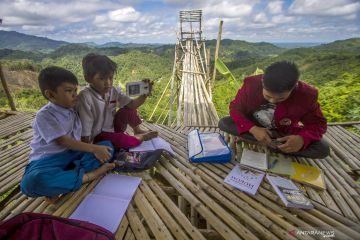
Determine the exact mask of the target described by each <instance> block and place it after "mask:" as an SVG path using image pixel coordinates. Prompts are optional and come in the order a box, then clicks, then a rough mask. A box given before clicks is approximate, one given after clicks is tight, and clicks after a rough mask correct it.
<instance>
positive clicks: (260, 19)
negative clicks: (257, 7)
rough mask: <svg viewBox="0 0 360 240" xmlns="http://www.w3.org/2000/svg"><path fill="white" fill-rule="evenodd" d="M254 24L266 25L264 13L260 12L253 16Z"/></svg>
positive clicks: (266, 20) (266, 19)
mask: <svg viewBox="0 0 360 240" xmlns="http://www.w3.org/2000/svg"><path fill="white" fill-rule="evenodd" d="M254 22H255V23H266V22H268V18H267V16H266V14H265V13H263V12H261V13H258V14H256V15H255V17H254Z"/></svg>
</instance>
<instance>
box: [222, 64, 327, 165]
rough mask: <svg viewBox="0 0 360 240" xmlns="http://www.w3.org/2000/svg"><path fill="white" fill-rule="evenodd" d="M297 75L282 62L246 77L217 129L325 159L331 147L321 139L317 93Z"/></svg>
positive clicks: (322, 130) (288, 151)
mask: <svg viewBox="0 0 360 240" xmlns="http://www.w3.org/2000/svg"><path fill="white" fill-rule="evenodd" d="M299 75H300V74H299V71H298V69H297V67H296V65H295V64H293V63H290V62H286V61H282V62H276V63H273V64H272V65H270V66H269V67H268V68H267V69H266V70H265V74H264V75H257V76H251V77H247V78H245V79H244V84H243V85H242V87H241V88H240V90H239V91H238V93H237V95H236V97H235V99H234V100H233V101H232V102H231V103H230V106H229V109H230V116H228V117H225V118H223V119H221V120H220V122H219V128H220V129H221V130H223V131H225V132H228V133H230V134H232V135H236V136H238V137H239V138H240V139H242V140H244V141H247V142H252V143H256V142H259V143H261V144H263V145H267V146H270V147H272V148H276V149H278V150H280V151H281V152H283V153H286V154H291V155H296V156H302V157H309V158H325V157H326V156H328V155H329V151H330V150H329V146H328V145H327V144H326V143H325V142H324V141H323V140H322V135H323V134H324V133H325V132H326V128H327V124H326V119H325V118H324V116H323V114H322V112H321V109H320V105H319V103H318V101H317V97H318V92H317V90H316V89H315V88H313V87H312V86H310V85H308V84H306V83H304V82H302V81H299V80H298V79H299Z"/></svg>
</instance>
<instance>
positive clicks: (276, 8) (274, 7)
mask: <svg viewBox="0 0 360 240" xmlns="http://www.w3.org/2000/svg"><path fill="white" fill-rule="evenodd" d="M282 6H283V1H274V2H269V4H268V5H267V7H266V9H267V10H268V11H269V13H271V14H279V13H282Z"/></svg>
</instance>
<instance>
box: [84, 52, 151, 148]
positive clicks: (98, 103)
mask: <svg viewBox="0 0 360 240" xmlns="http://www.w3.org/2000/svg"><path fill="white" fill-rule="evenodd" d="M82 66H83V70H84V77H85V80H86V81H87V82H88V83H89V86H87V87H85V88H84V89H83V90H82V91H81V92H80V93H79V102H78V104H77V110H78V112H79V116H80V119H81V122H82V125H83V130H82V134H81V135H82V139H83V141H85V142H92V141H94V142H98V141H103V140H110V141H111V142H112V144H113V145H114V147H115V148H117V149H119V148H125V149H127V148H130V147H135V146H137V145H139V144H140V143H141V141H143V140H149V139H151V138H153V137H156V136H157V132H156V131H146V130H143V129H142V128H141V127H140V124H141V119H140V117H139V115H138V113H137V110H136V109H137V108H138V107H139V106H141V105H142V104H143V103H144V102H145V100H146V98H147V95H142V96H140V97H138V98H136V99H131V98H129V97H128V96H126V95H125V94H123V93H122V92H121V90H120V89H119V88H115V87H114V86H113V77H114V74H115V71H116V67H117V66H116V63H115V62H113V61H112V60H111V59H110V58H108V57H107V56H105V55H98V54H94V53H90V54H88V55H86V56H85V57H84V58H83V61H82ZM150 86H151V84H150ZM150 93H151V87H150ZM150 93H149V94H150ZM116 107H119V108H120V109H119V110H118V111H117V112H116ZM127 125H130V126H131V127H132V129H133V130H134V134H135V136H130V135H127V134H126V133H125V130H126V127H127Z"/></svg>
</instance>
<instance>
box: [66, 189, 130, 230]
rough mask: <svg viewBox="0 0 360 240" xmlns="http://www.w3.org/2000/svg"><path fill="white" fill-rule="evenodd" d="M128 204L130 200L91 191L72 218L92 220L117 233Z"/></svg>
mask: <svg viewBox="0 0 360 240" xmlns="http://www.w3.org/2000/svg"><path fill="white" fill-rule="evenodd" d="M128 204H129V201H128V200H122V199H119V198H113V197H108V196H102V195H98V194H92V193H90V194H88V195H87V196H86V197H85V199H84V200H83V201H82V202H81V204H80V205H79V206H78V208H77V209H76V210H75V211H74V213H73V214H72V215H71V216H70V218H72V219H77V220H82V221H87V222H91V223H94V224H96V225H99V226H101V227H104V228H106V229H107V230H109V231H111V232H112V233H115V231H116V229H117V228H118V226H119V224H120V222H121V220H122V218H123V216H124V214H125V212H126V209H127V207H128Z"/></svg>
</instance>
